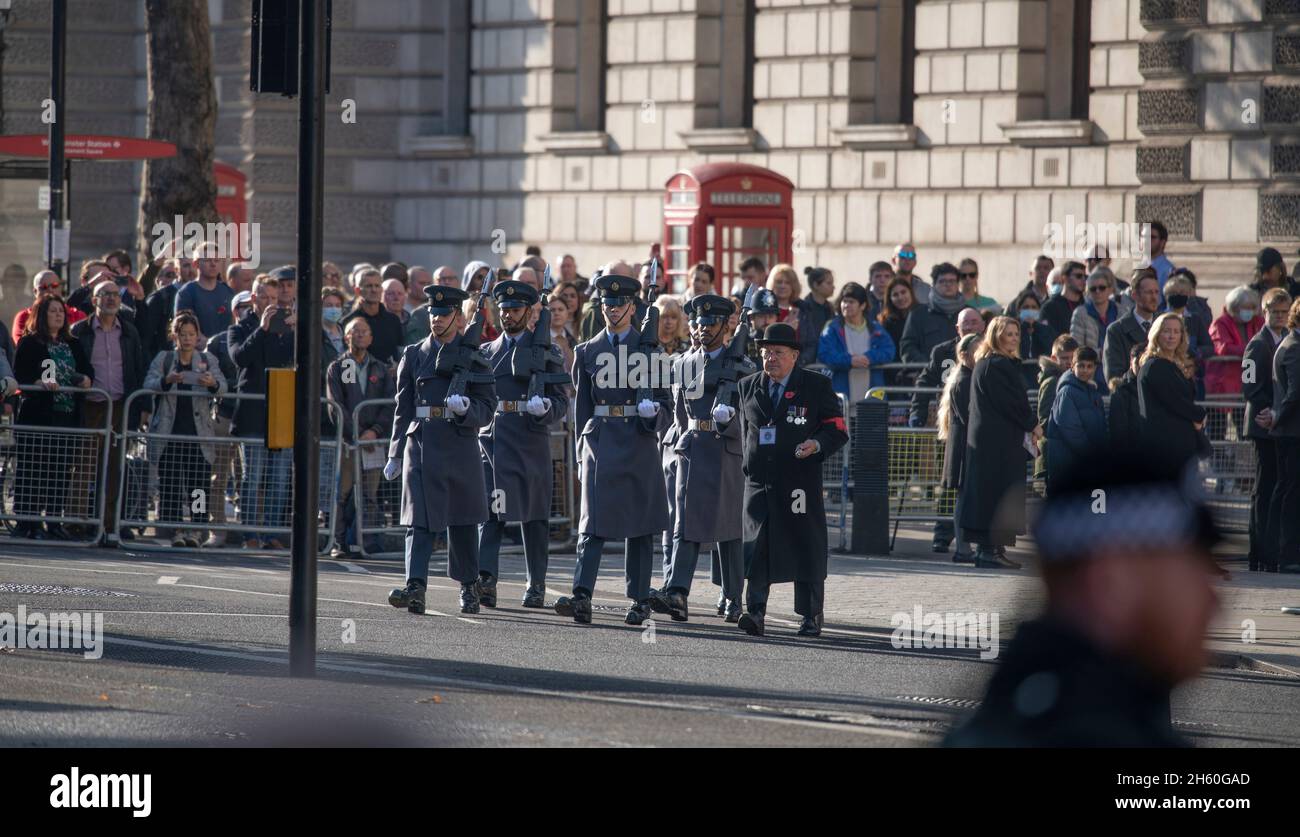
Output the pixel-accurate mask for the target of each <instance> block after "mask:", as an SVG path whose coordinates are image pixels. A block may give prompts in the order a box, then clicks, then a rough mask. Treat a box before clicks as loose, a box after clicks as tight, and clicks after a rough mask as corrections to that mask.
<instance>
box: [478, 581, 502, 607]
mask: <svg viewBox="0 0 1300 837" xmlns="http://www.w3.org/2000/svg"><path fill="white" fill-rule="evenodd" d="M478 600H479V602H481V603H482V605H483V606H484V607H496V606H497V577H496V576H494V575H489V574H488V573H481V574H480V576H479V580H478Z"/></svg>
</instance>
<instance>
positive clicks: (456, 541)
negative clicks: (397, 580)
mask: <svg viewBox="0 0 1300 837" xmlns="http://www.w3.org/2000/svg"><path fill="white" fill-rule="evenodd" d="M433 536H434V533H433V532H431V531H430V530H428V529H420V528H416V527H412V528H410V529H407V530H406V578H407V580H408V581H410V580H411V579H414V578H418V579H420V580H421V581H424V582H425V583H428V579H429V559H430V558H431V557H432V556H433ZM447 576H448V577H449V578H454V579H455V580H456V581H459V582H460V583H461V584H471V583H473V582H475V581H478V527H477V526H475V525H473V524H472V523H471V524H468V525H465V526H448V527H447Z"/></svg>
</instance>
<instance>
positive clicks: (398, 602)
mask: <svg viewBox="0 0 1300 837" xmlns="http://www.w3.org/2000/svg"><path fill="white" fill-rule="evenodd" d="M388 603H389V604H390V605H392V606H393V607H404V608H406V609H407V610H408V611H410V612H411V613H416V614H420V613H424V582H423V581H420V580H419V579H418V578H413V579H411V580H410V581H408V582H406V586H405V587H399V588H398V589H396V590H394V591H393V592H391V593H389V594H388Z"/></svg>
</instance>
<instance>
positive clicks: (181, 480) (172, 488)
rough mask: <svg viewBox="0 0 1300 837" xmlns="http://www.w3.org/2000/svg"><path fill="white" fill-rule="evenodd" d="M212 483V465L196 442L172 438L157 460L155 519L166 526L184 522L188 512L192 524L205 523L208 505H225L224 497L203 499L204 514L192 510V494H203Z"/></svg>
mask: <svg viewBox="0 0 1300 837" xmlns="http://www.w3.org/2000/svg"><path fill="white" fill-rule="evenodd" d="M211 480H212V466H211V465H209V464H208V460H206V459H204V458H203V449H202V448H200V447H199V446H198V443H197V442H181V441H177V440H175V439H173V440H171V441H170V442H168V443H167V449H166V450H164V451H163V455H162V456H161V457H160V458H159V461H158V518H159V519H160V520H164V521H166V522H168V523H180V522H182V521H183V520H185V512H186V510H187V509H188V510H189V512H190V521H191V522H193V523H207V522H208V512H207V504H208V503H209V502H225V498H224V497H223V498H216V499H214V498H207V497H205V499H204V503H203V506H202V508H203V511H201V512H199V511H194V499H195V498H194V492H195V491H202V492H203V493H204V495H206V494H207V493H208V491H209V489H210V488H211V485H210V483H211Z"/></svg>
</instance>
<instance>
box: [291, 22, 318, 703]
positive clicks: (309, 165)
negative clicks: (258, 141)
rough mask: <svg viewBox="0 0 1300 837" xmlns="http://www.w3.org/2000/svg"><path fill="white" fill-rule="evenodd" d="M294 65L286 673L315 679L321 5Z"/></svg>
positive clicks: (305, 26)
mask: <svg viewBox="0 0 1300 837" xmlns="http://www.w3.org/2000/svg"><path fill="white" fill-rule="evenodd" d="M301 4H302V5H301V8H302V11H301V14H300V15H299V20H300V21H301V29H300V30H299V31H300V37H299V39H298V40H299V44H300V52H299V62H298V80H299V88H298V94H299V97H298V328H297V335H296V339H297V353H296V359H297V363H296V367H297V374H296V375H295V376H294V379H295V380H294V389H295V393H294V394H295V396H296V401H297V408H296V409H295V410H294V419H293V475H294V476H293V539H292V547H293V554H292V558H291V559H290V567H289V673H290V674H291V675H292V676H294V677H313V676H315V674H316V535H317V529H318V525H317V506H318V505H319V497H320V447H319V436H320V382H321V371H320V363H321V332H320V317H321V314H320V296H319V294H320V285H321V283H320V275H321V274H320V265H321V259H322V252H321V251H322V249H323V238H324V235H323V229H322V227H323V220H324V180H323V165H324V154H323V151H324V146H325V1H324V0H301Z"/></svg>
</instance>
